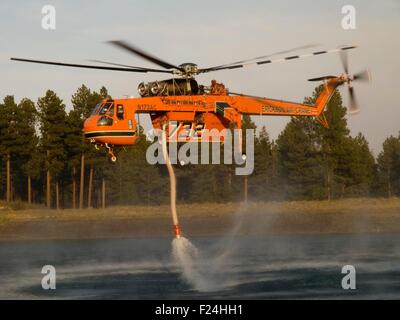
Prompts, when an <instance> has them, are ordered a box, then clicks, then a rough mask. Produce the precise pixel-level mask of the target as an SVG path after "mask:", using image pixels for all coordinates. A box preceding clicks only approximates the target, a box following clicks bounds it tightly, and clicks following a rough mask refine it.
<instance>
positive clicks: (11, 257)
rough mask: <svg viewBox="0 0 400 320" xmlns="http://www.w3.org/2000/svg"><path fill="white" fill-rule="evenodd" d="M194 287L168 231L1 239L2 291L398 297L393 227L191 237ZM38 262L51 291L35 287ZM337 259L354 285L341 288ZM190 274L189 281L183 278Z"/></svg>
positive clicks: (40, 295) (24, 294) (399, 240)
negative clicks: (46, 269)
mask: <svg viewBox="0 0 400 320" xmlns="http://www.w3.org/2000/svg"><path fill="white" fill-rule="evenodd" d="M190 240H191V242H192V243H193V244H194V245H195V246H196V247H197V248H198V253H199V256H198V258H197V260H196V261H192V263H193V268H195V269H196V274H197V276H199V275H200V277H201V278H202V281H206V282H208V283H212V288H209V289H207V288H205V289H204V288H201V289H199V288H198V287H196V285H194V284H193V282H191V281H190V280H191V279H186V278H184V277H183V276H182V273H181V266H180V265H179V264H177V262H176V261H175V260H174V259H173V258H172V254H171V251H172V247H171V239H170V238H157V239H154V238H153V239H152V238H146V239H144V238H142V239H119V240H77V241H75V240H69V241H65V240H62V241H21V242H20V241H15V242H1V243H0V298H1V299H9V298H17V299H30V298H35V299H54V298H57V299H208V298H210V299H238V298H239V299H288V298H290V299H293V298H294V299H304V298H311V299H354V298H357V299H360V298H361V299H389V298H394V299H399V298H400V236H399V235H379V234H378V235H357V236H355V235H312V236H311V235H298V236H263V237H251V236H241V237H230V236H226V237H212V238H200V237H197V238H190ZM44 265H53V266H54V267H55V268H56V290H43V289H42V286H41V280H42V277H43V276H44V275H43V274H41V270H42V267H43V266H44ZM344 265H353V266H354V267H355V269H356V290H344V289H343V288H342V285H341V282H342V278H343V277H344V276H345V274H342V273H341V271H342V267H343V266H344ZM188 280H189V281H188Z"/></svg>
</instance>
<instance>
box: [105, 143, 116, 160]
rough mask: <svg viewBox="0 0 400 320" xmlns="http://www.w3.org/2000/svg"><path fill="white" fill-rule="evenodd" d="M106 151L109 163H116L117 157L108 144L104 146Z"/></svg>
mask: <svg viewBox="0 0 400 320" xmlns="http://www.w3.org/2000/svg"><path fill="white" fill-rule="evenodd" d="M105 146H106V148H107V150H108V154H109V155H110V156H111V161H112V162H116V161H117V156H116V155H115V153H114V148H113V146H109V145H108V143H106V144H105Z"/></svg>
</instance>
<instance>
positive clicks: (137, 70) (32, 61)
mask: <svg viewBox="0 0 400 320" xmlns="http://www.w3.org/2000/svg"><path fill="white" fill-rule="evenodd" d="M10 60H13V61H22V62H31V63H40V64H50V65H54V66H63V67H75V68H85V69H99V70H112V71H125V72H142V73H146V72H150V70H146V69H133V68H117V67H105V66H93V65H87V64H75V63H64V62H54V61H42V60H31V59H22V58H10ZM154 72H159V71H154ZM161 72H163V71H161Z"/></svg>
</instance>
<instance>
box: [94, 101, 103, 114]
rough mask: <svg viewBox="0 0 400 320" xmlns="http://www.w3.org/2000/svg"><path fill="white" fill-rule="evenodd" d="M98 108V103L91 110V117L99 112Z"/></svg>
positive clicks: (99, 104)
mask: <svg viewBox="0 0 400 320" xmlns="http://www.w3.org/2000/svg"><path fill="white" fill-rule="evenodd" d="M100 108H101V103H98V104H97V105H96V107H94V109H93V111H92V115H95V114H97V113H98V112H99V110H100Z"/></svg>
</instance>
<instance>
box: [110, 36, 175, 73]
mask: <svg viewBox="0 0 400 320" xmlns="http://www.w3.org/2000/svg"><path fill="white" fill-rule="evenodd" d="M109 43H111V44H112V45H114V46H117V47H119V48H122V49H124V50H126V51H128V52H130V53H133V54H136V55H138V56H139V57H142V58H144V59H146V60H148V61H151V62H153V63H155V64H157V65H159V66H161V67H163V68H165V69H178V70H181V71H183V69H182V68H179V67H178V66H175V65H173V64H171V63H168V62H165V61H163V60H161V59H159V58H157V57H154V56H152V55H150V54H148V53H147V52H144V51H142V50H140V49H138V48H135V47H133V46H132V45H129V44H127V43H126V42H123V41H120V40H116V41H109Z"/></svg>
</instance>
